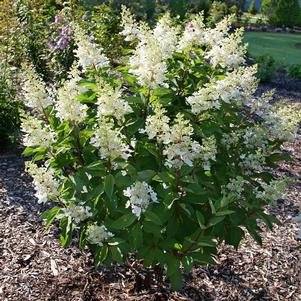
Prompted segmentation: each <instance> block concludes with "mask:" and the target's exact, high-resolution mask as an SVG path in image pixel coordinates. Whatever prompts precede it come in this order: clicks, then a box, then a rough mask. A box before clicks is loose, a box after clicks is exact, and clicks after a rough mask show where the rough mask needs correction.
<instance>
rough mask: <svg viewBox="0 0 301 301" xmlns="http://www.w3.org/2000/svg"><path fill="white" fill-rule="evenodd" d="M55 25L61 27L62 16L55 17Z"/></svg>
mask: <svg viewBox="0 0 301 301" xmlns="http://www.w3.org/2000/svg"><path fill="white" fill-rule="evenodd" d="M54 23H55V24H56V25H59V24H60V23H61V16H60V15H55V18H54Z"/></svg>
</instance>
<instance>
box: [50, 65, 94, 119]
mask: <svg viewBox="0 0 301 301" xmlns="http://www.w3.org/2000/svg"><path fill="white" fill-rule="evenodd" d="M80 79H81V77H80V76H79V74H78V70H76V69H72V71H71V72H70V73H69V79H68V80H67V81H65V82H64V84H63V85H62V87H60V88H59V89H58V92H57V96H58V100H57V102H56V104H55V109H56V116H57V117H58V118H60V119H61V120H63V121H71V122H75V123H81V122H83V121H84V120H85V119H86V115H87V110H88V107H87V106H86V105H84V104H81V103H80V102H79V101H78V100H77V99H76V98H77V96H78V95H79V94H80V93H81V92H82V91H83V90H82V88H81V87H80V86H78V82H79V80H80Z"/></svg>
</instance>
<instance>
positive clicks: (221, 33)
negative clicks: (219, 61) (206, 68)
mask: <svg viewBox="0 0 301 301" xmlns="http://www.w3.org/2000/svg"><path fill="white" fill-rule="evenodd" d="M233 21H234V16H233V15H231V16H228V17H225V18H224V19H223V20H221V21H220V22H219V23H217V25H216V27H214V28H207V29H206V30H205V32H204V38H203V39H204V40H205V42H206V44H207V45H208V46H209V47H214V46H216V45H217V44H219V43H220V42H221V41H222V40H223V39H224V38H226V37H227V36H228V34H229V30H230V27H231V24H232V23H233Z"/></svg>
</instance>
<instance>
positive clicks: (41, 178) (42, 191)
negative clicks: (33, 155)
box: [25, 162, 59, 203]
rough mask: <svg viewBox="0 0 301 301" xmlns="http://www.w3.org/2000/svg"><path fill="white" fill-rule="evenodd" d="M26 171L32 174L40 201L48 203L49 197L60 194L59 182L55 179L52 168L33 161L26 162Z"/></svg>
mask: <svg viewBox="0 0 301 301" xmlns="http://www.w3.org/2000/svg"><path fill="white" fill-rule="evenodd" d="M25 167H26V171H27V172H28V173H29V174H30V175H31V176H32V178H33V184H34V187H35V190H36V194H35V195H36V197H37V198H38V202H39V203H46V202H47V200H48V199H52V198H53V197H57V196H59V192H58V188H59V182H58V180H56V179H55V172H54V170H53V169H52V168H48V169H47V168H46V167H38V166H37V165H36V164H34V163H32V162H26V163H25Z"/></svg>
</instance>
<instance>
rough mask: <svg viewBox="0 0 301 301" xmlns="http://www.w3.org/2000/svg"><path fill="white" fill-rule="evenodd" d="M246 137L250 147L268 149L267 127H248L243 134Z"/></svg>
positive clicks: (245, 139)
mask: <svg viewBox="0 0 301 301" xmlns="http://www.w3.org/2000/svg"><path fill="white" fill-rule="evenodd" d="M242 136H243V139H244V142H243V143H244V144H245V145H246V146H247V147H248V148H249V149H257V148H261V149H266V148H267V146H268V139H269V136H268V131H267V129H266V128H263V127H258V126H256V127H253V128H247V129H245V131H244V132H243V134H242Z"/></svg>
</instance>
